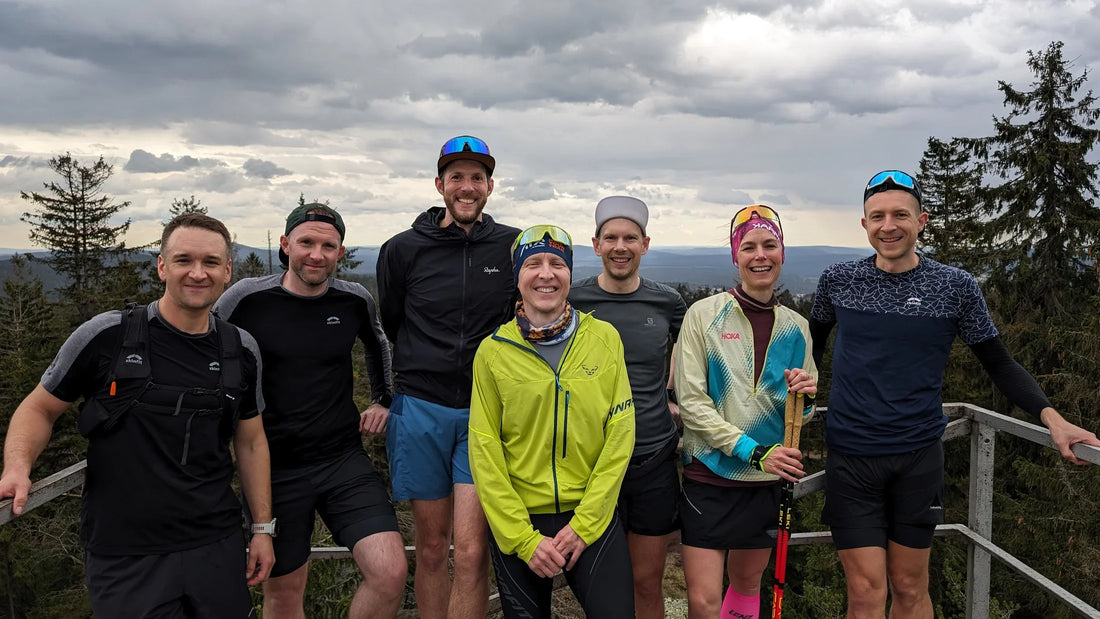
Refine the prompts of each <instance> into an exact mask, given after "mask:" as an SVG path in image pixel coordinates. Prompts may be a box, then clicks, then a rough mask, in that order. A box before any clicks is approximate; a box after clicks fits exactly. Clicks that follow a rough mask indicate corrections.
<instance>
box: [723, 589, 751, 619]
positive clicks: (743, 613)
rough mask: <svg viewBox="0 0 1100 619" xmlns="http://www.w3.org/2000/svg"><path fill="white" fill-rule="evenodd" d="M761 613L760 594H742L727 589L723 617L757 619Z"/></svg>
mask: <svg viewBox="0 0 1100 619" xmlns="http://www.w3.org/2000/svg"><path fill="white" fill-rule="evenodd" d="M759 614H760V595H759V594H758V595H753V596H748V595H741V594H740V593H738V592H736V591H734V590H733V587H730V588H729V589H726V598H725V599H724V600H722V619H757V615H759Z"/></svg>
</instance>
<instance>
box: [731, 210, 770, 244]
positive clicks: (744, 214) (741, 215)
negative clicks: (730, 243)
mask: <svg viewBox="0 0 1100 619" xmlns="http://www.w3.org/2000/svg"><path fill="white" fill-rule="evenodd" d="M754 215H755V216H757V217H759V218H760V219H768V220H771V221H774V222H775V223H776V224H778V225H779V229H780V230H782V229H783V223H782V222H781V221H779V213H776V212H775V211H773V210H772V208H771V207H770V206H764V205H763V204H754V205H752V206H746V207H745V208H743V209H741V210H739V211H737V213H736V214H735V215H734V216H733V219H731V220H730V237H733V231H734V230H736V229H737V226H740V225H741V224H743V223H745V222H746V221H748V220H750V219H752V218H753V216H754Z"/></svg>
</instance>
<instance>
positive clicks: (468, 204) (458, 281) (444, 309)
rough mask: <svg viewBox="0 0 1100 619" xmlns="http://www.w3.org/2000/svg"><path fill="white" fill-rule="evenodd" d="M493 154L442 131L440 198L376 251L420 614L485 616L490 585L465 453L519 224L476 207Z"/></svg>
mask: <svg viewBox="0 0 1100 619" xmlns="http://www.w3.org/2000/svg"><path fill="white" fill-rule="evenodd" d="M495 166H496V161H495V160H494V159H493V157H492V156H491V155H490V154H489V147H488V146H487V145H486V144H485V142H483V141H482V140H480V139H478V138H475V137H471V136H459V137H456V138H454V139H451V140H448V141H447V143H445V144H444V145H443V148H442V149H441V150H440V153H439V161H438V163H437V166H436V167H437V170H438V173H439V175H438V176H437V177H436V179H435V188H436V190H437V191H438V192H439V193H440V195H442V196H443V202H444V204H445V205H446V206H445V208H440V207H432V208H429V209H428V210H427V211H425V212H424V213H422V214H421V215H420V216H419V217H417V218H416V221H414V222H413V225H412V229H410V230H406V231H404V232H402V233H400V234H397V235H396V236H394V237H393V238H391V239H390V240H389V241H387V242H386V243H385V244H384V245H383V246H382V249H381V252H380V253H379V255H378V263H377V273H378V297H379V305H380V306H381V314H382V325H383V327H384V328H385V331H386V335H387V337H388V338H389V340H390V341H391V342H393V343H394V356H393V370H394V372H395V374H396V377H395V391H396V394H397V395H396V397H395V398H394V401H393V405H392V406H391V408H390V418H389V425H388V428H387V430H386V451H387V452H388V454H389V461H390V474H391V477H392V482H393V498H394V500H397V501H402V500H407V499H411V500H412V511H413V517H414V519H415V521H416V580H415V587H416V602H417V608H418V609H419V611H420V616H421V617H424V618H425V619H435V618H441V617H448V616H449V617H452V618H454V617H484V616H485V612H486V605H487V603H488V597H489V580H488V564H489V555H488V539H487V537H486V535H487V530H488V529H487V524H486V522H485V514H484V513H483V512H482V510H481V505H480V503H478V498H477V493H476V492H475V491H474V486H473V478H472V477H471V476H470V464H469V459H468V456H467V429H468V425H469V417H470V388H471V385H472V382H473V369H472V368H473V358H474V353H475V352H476V351H477V346H478V344H479V343H480V342H481V340H482V339H484V338H485V337H486V336H488V335H489V334H490V333H492V331H493V329H494V328H496V327H497V326H499V325H501V324H502V323H504V322H505V321H506V320H508V319H509V318H510V317H511V315H512V310H513V301H514V299H515V285H514V283H513V281H512V268H511V259H512V258H511V246H512V243H513V242H514V241H515V239H516V235H518V234H519V230H518V229H516V228H512V227H509V226H503V225H500V224H498V223H496V222H495V221H493V218H492V217H490V216H488V215H485V214H483V213H482V210H483V209H484V208H485V203H486V201H487V200H488V199H489V195H490V194H491V193H492V192H493V178H492V176H493V169H494V167H495ZM452 525H453V530H454V547H455V551H454V571H455V584H454V587H453V590H452V587H451V582H450V576H449V575H448V572H447V556H448V551H449V548H450V545H451V540H450V536H451V530H452Z"/></svg>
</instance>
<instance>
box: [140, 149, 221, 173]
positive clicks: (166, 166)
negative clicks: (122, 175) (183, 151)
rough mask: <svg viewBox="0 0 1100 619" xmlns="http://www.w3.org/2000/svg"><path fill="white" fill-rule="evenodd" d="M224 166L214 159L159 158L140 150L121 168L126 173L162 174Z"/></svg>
mask: <svg viewBox="0 0 1100 619" xmlns="http://www.w3.org/2000/svg"><path fill="white" fill-rule="evenodd" d="M220 165H225V164H223V163H222V162H220V161H217V160H216V159H201V160H200V159H196V158H195V157H192V156H190V155H182V156H180V157H176V156H175V155H171V154H169V153H163V154H161V155H160V156H159V157H158V156H156V155H154V154H153V153H150V152H149V151H145V150H141V149H140V148H139V149H137V150H135V151H133V152H132V153H130V159H129V160H128V161H127V162H126V165H125V166H123V169H124V170H126V171H127V172H135V173H151V174H163V173H165V172H183V171H185V170H190V169H192V168H197V167H200V166H201V167H206V168H210V167H217V166H220Z"/></svg>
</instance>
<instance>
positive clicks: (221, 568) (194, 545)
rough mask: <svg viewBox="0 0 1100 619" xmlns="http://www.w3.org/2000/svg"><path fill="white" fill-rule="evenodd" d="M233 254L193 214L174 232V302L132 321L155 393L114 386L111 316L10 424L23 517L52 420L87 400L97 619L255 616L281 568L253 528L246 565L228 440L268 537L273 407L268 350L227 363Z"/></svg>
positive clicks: (86, 529) (13, 481)
mask: <svg viewBox="0 0 1100 619" xmlns="http://www.w3.org/2000/svg"><path fill="white" fill-rule="evenodd" d="M229 246H230V237H229V232H228V231H227V230H226V229H225V226H224V225H223V224H222V223H221V222H220V221H218V220H216V219H213V218H211V217H208V216H206V215H202V214H197V213H188V214H185V215H181V216H179V217H177V218H175V219H173V220H172V221H171V222H170V223H169V224H168V225H167V226H165V228H164V234H163V236H162V238H161V249H162V251H161V254H160V256H159V257H158V259H157V271H158V274H159V275H160V278H161V280H163V281H164V283H165V291H164V296H163V297H161V299H160V300H159V301H154V302H153V303H150V304H149V305H148V306H147V307H146V308H145V311H144V313H142V312H140V311H134V312H133V314H132V316H144V317H145V319H147V320H148V325H147V326H148V331H147V336H146V337H147V343H145V342H142V344H143V348H142V349H141V350H142V351H143V353H144V354H138V353H132V354H129V355H128V356H126V358H125V362H126V363H131V364H147V367H148V368H149V370H148V380H149V381H150V382H151V383H152V386H150V387H148V388H146V389H143V390H141V391H140V393H139V392H138V390H137V389H133V388H132V387H133V383H132V381H133V379H131V382H127V381H124V380H123V379H122V378H121V375H120V376H119V378H118V380H115V377H116V374H115V369H116V361H117V357H118V355H119V349H120V339H121V338H122V325H123V324H126V322H125V321H124V320H123V314H122V312H119V311H113V312H107V313H104V314H100V315H98V316H96V317H94V318H92V319H91V320H89V321H88V322H86V323H84V324H83V325H81V326H80V327H79V328H78V329H77V330H76V331H75V332H74V333H73V334H72V335H71V336H70V337H69V339H68V340H67V341H66V342H65V344H64V345H63V346H62V347H61V350H60V351H59V352H58V354H57V357H56V358H55V359H54V361H53V363H51V364H50V366H49V368H47V369H46V372H45V373H44V374H43V375H42V381H41V383H40V384H39V385H38V386H37V387H35V389H34V391H32V392H31V393H30V395H28V396H27V397H26V399H24V400H23V402H22V403H21V404H20V405H19V407H18V408H17V409H16V411H15V413H14V415H13V416H12V420H11V425H10V426H9V429H8V435H7V440H6V442H5V444H4V471H3V475H2V476H0V498H4V497H14V501H13V505H12V511H13V513H15V514H16V515H18V514H21V513H22V512H23V509H24V507H25V506H26V502H27V492H28V490H29V489H30V485H31V482H30V470H31V465H32V464H33V463H34V461H35V459H36V458H37V457H38V455H39V454H40V453H42V451H43V449H45V447H46V445H47V443H48V441H49V437H50V433H51V429H52V427H53V424H54V422H56V421H57V419H58V418H59V417H60V416H61V414H62V413H64V412H65V411H66V410H67V409H68V408H69V406H70V405H71V404H72V403H73V402H74V401H76V400H78V399H80V398H83V399H84V403H83V405H82V406H81V415H82V418H81V422H82V423H81V429H82V431H84V432H85V433H86V434H87V436H88V468H87V477H86V481H85V484H84V506H83V509H82V518H81V529H80V536H81V541H82V543H83V544H84V546H85V558H84V559H85V561H84V567H85V578H86V580H87V584H88V591H89V594H90V597H91V602H92V611H93V612H94V613H95V614H96V616H100V617H112V618H114V617H123V618H125V617H146V616H150V615H151V614H153V613H156V614H158V616H159V615H160V614H162V613H163V614H164V615H165V616H167V615H171V616H186V617H204V618H206V617H216V618H217V617H226V618H229V617H234V618H237V617H246V616H251V614H250V613H253V612H254V611H253V609H252V605H251V600H250V598H249V594H248V589H247V586H246V581H247V584H249V585H252V584H257V583H259V582H262V581H263V580H265V579H266V578H267V576H268V573H269V572H270V570H271V566H272V565H273V564H274V554H273V551H272V545H271V537H270V534H263V533H261V532H258V531H255V530H254V533H255V534H254V535H253V537H252V540H251V542H250V543H249V546H248V547H249V554H248V555H247V558H246V555H245V552H244V549H245V541H244V537H243V531H242V528H241V511H240V503H239V502H238V500H237V498H236V496H235V495H234V493H233V489H232V486H231V482H232V478H233V461H232V457H231V454H230V451H229V442H230V440H232V442H233V448H234V451H235V453H236V455H237V461H238V463H239V465H238V466H239V469H240V476H241V485H242V488H243V489H244V495H245V497H246V499H247V501H248V506H249V508H250V509H251V512H252V514H253V516H254V517H255V521H256V522H258V523H261V525H257V528H259V529H262V530H264V531H268V530H269V529H267V528H265V526H264V525H268V526H270V525H271V523H270V522H269V521H271V520H272V518H271V488H270V482H269V470H268V450H267V440H266V438H265V436H264V429H263V424H262V422H261V421H260V416H259V414H260V412H262V411H263V408H264V404H263V398H262V395H261V392H260V391H259V390H258V389H257V388H256V386H257V383H258V381H259V376H260V373H261V372H260V358H259V352H258V348H257V346H256V342H255V340H253V339H252V338H251V337H250V336H249V335H248V334H247V333H245V332H243V331H240V332H239V338H240V340H241V348H242V351H241V354H240V357H239V358H237V357H235V356H234V359H233V360H232V361H229V360H227V359H228V357H226V356H225V355H223V352H224V350H223V345H222V342H224V341H227V340H225V339H223V338H222V335H223V334H219V333H218V331H217V328H218V324H219V323H216V322H215V321H214V320H212V319H211V315H210V308H211V306H212V305H213V304H214V301H215V299H217V298H218V295H220V294H221V292H222V290H224V288H225V285H226V284H227V283H228V282H229V278H230V271H231V264H230V260H229ZM127 311H131V310H127ZM135 319H137V318H136V317H135V318H131V320H135ZM220 325H221V326H222V327H223V328H229V329H231V328H233V327H231V326H229V325H227V324H226V323H220ZM226 337H227V338H232V337H234V335H232V334H230V335H226ZM143 357H146V358H143ZM228 363H234V364H239V366H240V367H239V376H240V379H241V383H240V384H230V383H232V381H229V383H227V384H223V379H227V378H228V377H229V376H231V375H234V374H237V372H228V371H227V372H226V374H225V375H224V376H223V374H222V366H223V364H228ZM131 403H132V404H133V406H132V408H129V409H125V410H126V412H125V413H124V414H122V415H121V416H119V417H118V418H117V419H114V420H113V421H112V422H111V423H103V424H100V425H98V426H95V427H92V426H91V425H90V424H86V423H84V422H85V420H86V419H87V418H88V417H89V416H90V415H92V413H93V412H94V411H97V410H99V411H103V410H118V409H117V408H115V407H118V406H119V405H122V406H125V405H128V404H131ZM242 567H245V568H246V569H241V568H242ZM246 572H247V573H246Z"/></svg>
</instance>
